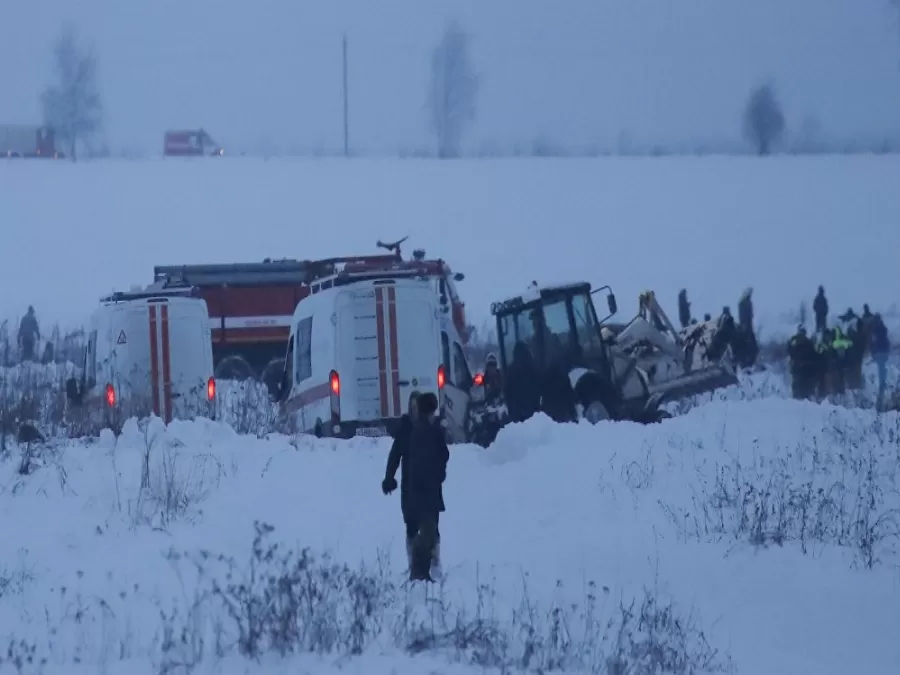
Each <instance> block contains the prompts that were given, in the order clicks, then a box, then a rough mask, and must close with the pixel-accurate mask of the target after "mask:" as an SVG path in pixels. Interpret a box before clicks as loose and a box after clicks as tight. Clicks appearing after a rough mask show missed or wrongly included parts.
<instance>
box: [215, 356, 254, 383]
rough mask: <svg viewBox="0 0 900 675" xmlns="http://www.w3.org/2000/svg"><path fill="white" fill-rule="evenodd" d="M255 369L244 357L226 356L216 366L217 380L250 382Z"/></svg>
mask: <svg viewBox="0 0 900 675" xmlns="http://www.w3.org/2000/svg"><path fill="white" fill-rule="evenodd" d="M252 377H253V369H252V368H251V367H250V364H249V363H247V361H246V360H245V359H244V358H243V357H242V356H226V357H225V358H224V359H222V360H221V361H219V365H218V366H216V379H217V380H249V379H250V378H252Z"/></svg>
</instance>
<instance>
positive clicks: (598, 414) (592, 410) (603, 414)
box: [583, 401, 612, 424]
mask: <svg viewBox="0 0 900 675" xmlns="http://www.w3.org/2000/svg"><path fill="white" fill-rule="evenodd" d="M583 415H584V419H586V420H587V421H588V422H590V423H591V424H597V423H598V422H605V421H608V420H611V419H612V416H611V415H610V414H609V410H608V409H607V407H606V405H605V404H604V403H603V401H592V402H591V403H589V404H588V405H586V406H585V407H584V413H583Z"/></svg>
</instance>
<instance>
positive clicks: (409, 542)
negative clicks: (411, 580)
mask: <svg viewBox="0 0 900 675" xmlns="http://www.w3.org/2000/svg"><path fill="white" fill-rule="evenodd" d="M413 541H414V539H412V538H410V537H407V538H406V567H407V568H408V569H409V570H410V571H411V570H412V564H413Z"/></svg>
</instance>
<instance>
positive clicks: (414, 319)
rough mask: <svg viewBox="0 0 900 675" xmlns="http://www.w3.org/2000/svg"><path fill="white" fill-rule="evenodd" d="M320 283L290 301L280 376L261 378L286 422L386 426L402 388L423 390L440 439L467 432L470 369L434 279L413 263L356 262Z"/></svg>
mask: <svg viewBox="0 0 900 675" xmlns="http://www.w3.org/2000/svg"><path fill="white" fill-rule="evenodd" d="M351 269H352V268H351ZM323 283H324V284H325V285H326V287H325V288H321V289H320V290H319V291H318V292H316V293H315V294H314V295H312V296H310V297H308V298H306V299H304V300H302V301H301V302H300V303H299V304H298V305H297V310H296V312H295V313H294V317H293V322H292V328H291V335H290V340H289V342H288V347H287V355H286V358H285V362H284V371H283V373H282V376H281V380H280V381H279V382H277V383H275V384H274V385H270V387H269V389H270V393H271V394H272V397H273V399H275V400H276V401H278V402H280V403H281V406H280V412H281V418H282V422H283V423H285V425H286V428H287V430H289V431H291V432H298V431H299V432H303V433H312V434H315V435H316V436H319V437H322V436H334V437H340V438H348V437H351V436H356V435H364V436H382V435H388V434H390V435H393V433H394V432H395V429H396V426H397V424H398V422H399V420H400V416H401V415H403V414H404V413H405V412H407V409H408V402H409V397H410V395H411V394H412V393H413V392H418V393H420V394H421V393H426V392H431V393H433V394H435V395H436V396H437V397H438V400H439V402H440V406H441V410H442V413H443V421H444V426H445V427H446V429H447V432H448V436H449V439H450V440H451V441H464V440H466V439H465V436H466V428H465V420H466V417H465V415H461V414H460V413H465V412H467V411H468V405H469V398H470V390H471V389H472V375H471V371H470V370H469V369H468V365H467V364H466V362H465V356H464V355H463V352H462V347H461V338H460V337H459V335H458V333H457V331H456V328H455V326H454V324H453V322H452V320H450V318H449V317H448V314H449V312H447V311H443V310H442V306H441V300H440V296H439V294H438V293H436V292H435V288H434V285H433V280H432V279H431V278H429V276H428V275H427V274H420V273H419V271H417V270H415V269H408V270H381V271H377V270H359V269H358V270H357V271H356V272H353V271H349V272H347V271H344V272H341V273H338V274H336V275H335V276H334V278H333V279H328V280H323ZM451 344H452V345H454V347H455V348H456V351H448V347H449V345H451ZM445 354H452V355H453V356H454V357H457V358H453V359H451V360H446V359H445ZM459 359H461V361H460V360H459ZM445 361H446V362H445ZM454 368H459V369H461V370H460V372H464V373H465V375H464V377H465V378H467V379H466V380H462V379H458V378H457V373H456V370H454Z"/></svg>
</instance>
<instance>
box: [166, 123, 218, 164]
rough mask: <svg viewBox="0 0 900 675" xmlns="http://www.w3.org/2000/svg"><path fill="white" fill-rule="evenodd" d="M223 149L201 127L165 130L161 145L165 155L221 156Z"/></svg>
mask: <svg viewBox="0 0 900 675" xmlns="http://www.w3.org/2000/svg"><path fill="white" fill-rule="evenodd" d="M224 154H225V149H224V148H223V147H221V146H220V145H219V144H218V143H216V142H215V141H214V140H213V138H212V136H210V135H209V134H208V133H206V131H204V130H203V129H193V130H187V131H167V132H166V135H165V139H164V145H163V155H165V156H166V157H221V156H222V155H224Z"/></svg>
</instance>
